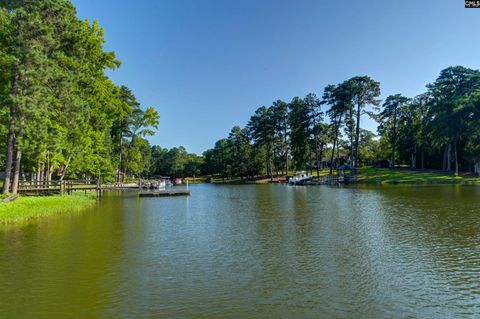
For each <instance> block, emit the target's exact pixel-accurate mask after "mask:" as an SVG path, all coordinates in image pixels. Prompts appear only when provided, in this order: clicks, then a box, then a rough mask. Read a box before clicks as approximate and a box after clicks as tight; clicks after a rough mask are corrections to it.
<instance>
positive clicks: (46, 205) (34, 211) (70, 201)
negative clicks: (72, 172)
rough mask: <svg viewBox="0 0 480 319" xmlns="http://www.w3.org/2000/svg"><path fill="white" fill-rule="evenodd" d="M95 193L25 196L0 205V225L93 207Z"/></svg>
mask: <svg viewBox="0 0 480 319" xmlns="http://www.w3.org/2000/svg"><path fill="white" fill-rule="evenodd" d="M95 203H96V194H95V192H89V193H87V194H86V195H85V194H83V193H74V194H72V195H65V196H60V195H56V196H31V197H30V196H26V197H20V198H18V199H17V200H16V201H14V202H11V203H0V224H9V223H16V222H25V221H28V220H32V219H37V218H42V217H48V216H53V215H56V214H63V213H69V212H77V211H79V210H81V209H84V208H87V207H90V206H93V205H94V204H95Z"/></svg>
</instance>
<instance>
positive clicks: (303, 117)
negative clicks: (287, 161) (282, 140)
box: [288, 97, 310, 170]
mask: <svg viewBox="0 0 480 319" xmlns="http://www.w3.org/2000/svg"><path fill="white" fill-rule="evenodd" d="M288 107H289V110H290V114H289V123H290V130H291V133H290V143H291V150H292V157H293V160H294V163H295V167H296V168H297V169H305V170H306V169H307V162H308V159H309V152H310V148H309V137H310V109H309V108H308V106H307V104H306V103H305V101H304V100H303V99H301V98H299V97H294V98H293V100H292V101H291V102H290V104H289V105H288Z"/></svg>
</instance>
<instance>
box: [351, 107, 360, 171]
mask: <svg viewBox="0 0 480 319" xmlns="http://www.w3.org/2000/svg"><path fill="white" fill-rule="evenodd" d="M360 110H361V104H360V103H358V105H357V123H356V132H355V156H354V163H353V166H354V167H358V145H359V142H360Z"/></svg>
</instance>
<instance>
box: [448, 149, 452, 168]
mask: <svg viewBox="0 0 480 319" xmlns="http://www.w3.org/2000/svg"><path fill="white" fill-rule="evenodd" d="M451 153H452V144H448V145H447V171H448V172H450V171H451V170H452V159H451Z"/></svg>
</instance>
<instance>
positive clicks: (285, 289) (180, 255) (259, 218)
mask: <svg viewBox="0 0 480 319" xmlns="http://www.w3.org/2000/svg"><path fill="white" fill-rule="evenodd" d="M191 190H192V196H191V197H190V198H185V197H182V198H180V197H179V198H143V199H140V198H138V197H136V196H135V194H133V193H131V194H125V195H123V196H122V195H116V194H109V195H108V196H105V197H104V198H103V199H102V202H101V203H99V204H98V207H96V208H94V209H91V210H89V211H86V212H83V213H78V214H72V215H69V216H63V217H57V218H52V219H48V220H43V221H40V222H36V223H33V224H29V225H24V226H15V227H12V226H8V227H6V226H0V318H235V319H236V318H474V317H476V318H478V317H480V188H477V187H465V186H464V187H459V186H438V187H421V186H420V187H411V186H390V187H385V186H384V187H359V188H330V187H308V188H305V187H298V188H295V187H288V186H284V185H261V186H256V185H239V186H224V185H223V186H222V185H220V186H219V185H194V186H192V187H191Z"/></svg>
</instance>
